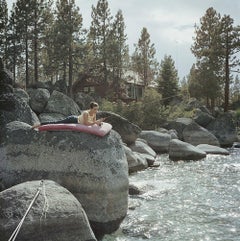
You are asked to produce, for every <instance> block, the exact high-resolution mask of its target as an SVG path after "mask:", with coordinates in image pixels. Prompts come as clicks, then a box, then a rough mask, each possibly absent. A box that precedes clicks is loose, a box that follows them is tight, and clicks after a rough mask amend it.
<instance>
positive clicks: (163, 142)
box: [139, 131, 171, 153]
mask: <svg viewBox="0 0 240 241" xmlns="http://www.w3.org/2000/svg"><path fill="white" fill-rule="evenodd" d="M139 137H140V138H142V139H144V140H146V141H147V143H148V145H149V146H150V147H151V148H152V149H153V150H154V151H155V152H157V153H167V152H168V147H169V142H170V140H171V135H170V134H168V133H161V132H158V131H142V132H141V133H140V135H139Z"/></svg>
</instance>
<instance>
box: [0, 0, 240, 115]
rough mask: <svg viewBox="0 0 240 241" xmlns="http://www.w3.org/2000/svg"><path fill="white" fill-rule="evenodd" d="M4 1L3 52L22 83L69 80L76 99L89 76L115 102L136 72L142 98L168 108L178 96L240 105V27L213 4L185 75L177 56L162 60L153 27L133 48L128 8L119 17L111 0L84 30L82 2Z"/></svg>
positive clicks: (0, 20)
mask: <svg viewBox="0 0 240 241" xmlns="http://www.w3.org/2000/svg"><path fill="white" fill-rule="evenodd" d="M0 5H1V8H0V57H1V59H2V61H3V63H4V66H5V67H6V68H7V69H8V70H10V71H11V72H12V74H13V79H14V83H15V84H16V86H17V85H18V86H22V87H24V88H30V87H33V86H38V83H43V82H51V83H55V82H56V81H59V80H61V81H63V82H64V83H65V85H66V86H67V94H68V95H69V96H70V97H73V95H74V94H73V89H74V83H75V82H76V81H81V80H83V79H84V78H85V79H86V78H87V79H91V80H92V81H93V82H94V83H95V84H96V85H100V86H103V89H104V90H105V92H104V99H105V100H106V101H109V102H111V101H112V100H115V101H116V100H121V99H123V96H124V95H125V94H126V93H125V89H124V81H125V80H124V73H126V72H127V71H133V72H135V73H136V74H137V75H138V76H140V78H141V79H142V80H143V86H144V93H145V94H144V97H143V99H142V100H141V99H140V100H137V101H138V102H140V103H141V101H142V103H145V104H146V100H147V99H148V98H150V99H151V98H153V99H151V100H149V101H151V103H153V102H154V103H155V102H156V103H155V104H156V105H157V106H158V109H159V111H160V112H161V113H162V110H163V108H167V107H168V105H169V104H170V103H171V101H172V100H173V99H174V97H176V96H178V97H182V98H183V99H190V98H196V99H197V100H199V101H201V102H202V103H204V104H205V105H206V106H207V107H208V108H210V109H214V107H215V106H221V107H222V108H223V110H224V111H225V112H226V111H228V110H229V109H231V108H233V106H234V104H235V103H238V108H239V107H240V104H239V102H240V99H239V98H240V80H239V77H238V74H239V73H240V70H239V69H240V68H239V67H240V53H239V52H240V26H235V25H234V19H232V18H231V16H229V15H223V16H221V15H220V14H219V13H217V11H216V10H215V9H214V8H212V7H210V8H208V9H207V10H206V12H205V15H204V16H202V17H201V19H200V21H199V24H198V25H197V24H196V25H195V33H194V36H193V39H194V43H193V45H192V46H191V51H192V53H193V54H194V56H195V58H196V62H195V63H193V65H192V68H191V69H190V70H189V74H188V75H187V76H186V77H184V78H183V79H182V80H180V79H179V77H178V70H177V69H176V67H175V62H174V60H173V58H172V56H171V55H167V54H166V55H165V56H164V58H163V59H162V60H160V61H159V60H157V59H156V49H155V45H154V43H152V42H151V36H150V34H149V33H148V29H147V27H143V28H142V31H141V33H139V39H138V42H137V43H136V44H134V51H133V53H129V46H128V43H127V35H126V33H125V28H126V24H127V23H125V22H124V13H123V12H122V11H121V10H119V11H118V12H117V13H116V15H112V14H111V10H110V8H109V4H108V1H107V0H99V1H98V2H97V4H96V6H92V11H91V25H90V27H89V29H85V28H83V18H82V14H81V11H80V8H79V7H78V6H77V5H76V3H75V0H57V1H52V0H16V2H15V3H14V4H13V5H12V6H8V4H7V2H6V0H0ZM81 10H82V11H83V9H81ZM144 98H145V99H144ZM108 104H109V103H108ZM138 104H139V103H136V102H134V104H133V105H134V108H139V106H138ZM151 106H152V104H150V106H149V108H150V107H151ZM142 111H143V110H142ZM145 111H147V110H145Z"/></svg>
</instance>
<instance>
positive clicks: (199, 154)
mask: <svg viewBox="0 0 240 241" xmlns="http://www.w3.org/2000/svg"><path fill="white" fill-rule="evenodd" d="M204 157H206V152H204V151H202V150H201V149H199V148H197V147H195V146H193V145H191V144H189V143H186V142H183V141H180V140H177V139H173V140H171V141H170V143H169V158H170V159H171V160H173V161H179V160H200V159H202V158H204Z"/></svg>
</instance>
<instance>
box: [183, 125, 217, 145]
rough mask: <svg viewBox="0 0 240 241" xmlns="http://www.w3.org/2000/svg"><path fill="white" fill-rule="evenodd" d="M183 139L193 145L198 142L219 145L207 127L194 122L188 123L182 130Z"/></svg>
mask: <svg viewBox="0 0 240 241" xmlns="http://www.w3.org/2000/svg"><path fill="white" fill-rule="evenodd" d="M182 136H183V141H184V142H187V143H190V144H192V145H194V146H197V145H199V144H209V145H214V146H220V144H219V141H218V139H217V138H216V136H214V135H213V134H212V133H211V132H209V131H208V130H207V129H205V128H203V127H201V126H199V125H198V124H197V123H196V122H194V121H192V122H191V123H189V124H188V125H187V126H186V127H185V128H184V129H183V132H182Z"/></svg>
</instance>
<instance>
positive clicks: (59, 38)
mask: <svg viewBox="0 0 240 241" xmlns="http://www.w3.org/2000/svg"><path fill="white" fill-rule="evenodd" d="M56 7H57V11H56V17H57V19H56V22H55V29H54V31H55V34H56V35H55V36H56V37H55V43H56V44H55V46H54V47H55V49H54V53H55V56H56V57H55V58H56V59H57V63H58V64H59V66H60V67H61V73H62V78H63V80H64V81H65V83H66V84H67V79H68V84H67V85H68V89H69V95H70V96H72V84H73V69H74V63H73V56H74V54H75V45H76V42H77V39H78V38H79V33H80V29H81V27H82V16H81V14H80V13H79V8H78V7H76V5H75V0H70V1H68V0H59V1H57V3H56ZM67 71H68V78H67Z"/></svg>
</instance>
